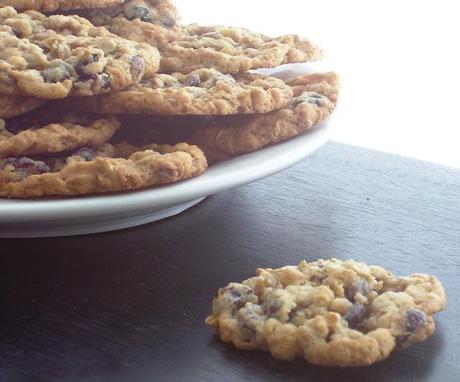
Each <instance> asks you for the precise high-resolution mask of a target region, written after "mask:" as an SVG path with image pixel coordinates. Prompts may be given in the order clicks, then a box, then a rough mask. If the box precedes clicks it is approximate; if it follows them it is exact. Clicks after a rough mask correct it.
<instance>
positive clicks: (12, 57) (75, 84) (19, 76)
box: [0, 7, 159, 99]
mask: <svg viewBox="0 0 460 382" xmlns="http://www.w3.org/2000/svg"><path fill="white" fill-rule="evenodd" d="M158 65H159V53H158V50H157V49H156V48H154V47H151V46H149V45H147V44H141V43H136V42H132V41H128V40H125V39H122V38H121V37H118V36H115V35H113V34H111V33H110V32H109V31H107V30H106V29H105V28H96V27H94V26H93V25H92V24H91V23H90V22H89V21H88V20H86V19H84V18H82V17H78V16H62V15H54V16H49V17H46V16H44V15H42V14H41V13H38V12H34V11H29V12H26V13H21V14H18V13H17V12H16V11H15V10H14V9H13V8H11V7H5V8H0V94H4V95H23V96H28V97H37V98H49V99H57V98H64V97H67V96H68V95H79V96H88V95H93V94H101V93H109V92H112V91H116V90H121V89H123V88H125V87H126V86H128V85H131V84H133V83H135V82H138V81H140V80H141V79H142V78H143V76H144V75H147V76H149V75H153V74H154V73H155V72H156V71H157V70H158Z"/></svg>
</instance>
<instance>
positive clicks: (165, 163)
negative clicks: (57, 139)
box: [0, 143, 207, 198]
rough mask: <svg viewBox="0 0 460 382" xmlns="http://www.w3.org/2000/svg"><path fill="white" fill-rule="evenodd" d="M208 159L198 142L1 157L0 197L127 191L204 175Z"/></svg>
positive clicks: (120, 146) (105, 146) (123, 145)
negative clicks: (42, 157) (47, 156)
mask: <svg viewBox="0 0 460 382" xmlns="http://www.w3.org/2000/svg"><path fill="white" fill-rule="evenodd" d="M206 167H207V163H206V158H205V157H204V155H203V153H202V151H201V150H200V149H199V148H198V147H196V146H190V145H188V144H185V143H182V144H178V145H176V146H168V145H149V146H145V147H134V146H131V145H129V144H120V145H116V146H113V145H111V144H108V143H106V144H104V145H102V146H101V147H99V148H97V149H96V150H91V149H89V148H84V149H80V150H79V151H77V152H76V153H75V154H74V155H70V156H69V157H67V158H66V159H64V158H62V159H55V160H48V161H46V160H33V159H30V158H27V157H22V158H8V159H4V160H0V196H1V197H9V198H38V197H44V196H72V195H87V194H95V193H103V192H115V191H126V190H133V189H139V188H145V187H150V186H158V185H164V184H169V183H175V182H179V181H181V180H184V179H188V178H191V177H195V176H198V175H201V174H202V173H203V172H204V171H205V169H206Z"/></svg>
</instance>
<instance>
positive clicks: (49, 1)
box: [0, 0, 124, 12]
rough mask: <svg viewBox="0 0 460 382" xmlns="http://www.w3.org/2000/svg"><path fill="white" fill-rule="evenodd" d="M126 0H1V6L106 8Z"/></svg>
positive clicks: (48, 9) (52, 9)
mask: <svg viewBox="0 0 460 382" xmlns="http://www.w3.org/2000/svg"><path fill="white" fill-rule="evenodd" d="M123 1H124V0H0V6H11V7H13V8H15V9H16V10H18V11H29V10H35V11H40V12H55V11H67V10H71V9H91V8H104V7H108V6H111V5H116V4H121V3H123Z"/></svg>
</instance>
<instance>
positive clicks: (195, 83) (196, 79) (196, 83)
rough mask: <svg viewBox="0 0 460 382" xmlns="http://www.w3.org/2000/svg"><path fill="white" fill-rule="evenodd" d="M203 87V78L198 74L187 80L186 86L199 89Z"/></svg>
mask: <svg viewBox="0 0 460 382" xmlns="http://www.w3.org/2000/svg"><path fill="white" fill-rule="evenodd" d="M200 85H201V78H200V75H199V74H198V73H193V74H192V75H191V76H190V77H189V78H187V80H186V81H185V86H193V87H198V86H200Z"/></svg>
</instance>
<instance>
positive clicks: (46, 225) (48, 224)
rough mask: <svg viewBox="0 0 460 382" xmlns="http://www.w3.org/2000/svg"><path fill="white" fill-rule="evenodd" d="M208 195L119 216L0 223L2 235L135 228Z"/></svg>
mask: <svg viewBox="0 0 460 382" xmlns="http://www.w3.org/2000/svg"><path fill="white" fill-rule="evenodd" d="M205 198H206V197H203V198H198V199H194V200H191V201H188V202H185V203H182V204H178V205H174V206H169V207H161V208H153V209H151V210H147V211H146V210H142V211H138V212H137V213H136V212H132V213H129V214H122V215H119V216H114V215H107V217H101V216H96V217H86V218H81V219H66V220H52V221H49V220H48V221H41V222H38V223H37V221H34V222H32V223H31V224H27V223H25V222H21V223H19V224H17V223H16V224H8V223H7V224H1V223H0V238H37V237H62V236H78V235H89V234H93V233H101V232H109V231H114V230H120V229H126V228H132V227H137V226H140V225H143V224H147V223H153V222H156V221H159V220H163V219H166V218H169V217H172V216H175V215H178V214H180V213H182V212H184V211H186V210H188V209H189V208H191V207H193V206H195V205H196V204H198V203H200V202H201V201H203V200H204V199H205Z"/></svg>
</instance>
